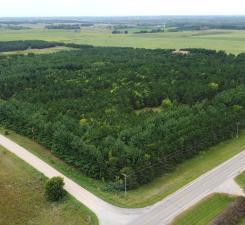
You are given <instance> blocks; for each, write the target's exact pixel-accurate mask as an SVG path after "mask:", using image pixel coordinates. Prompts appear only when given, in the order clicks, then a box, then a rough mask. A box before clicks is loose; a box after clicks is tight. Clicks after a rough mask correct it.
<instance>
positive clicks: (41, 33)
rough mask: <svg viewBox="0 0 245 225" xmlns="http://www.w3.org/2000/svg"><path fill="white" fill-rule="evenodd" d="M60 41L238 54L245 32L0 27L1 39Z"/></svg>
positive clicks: (243, 47)
mask: <svg viewBox="0 0 245 225" xmlns="http://www.w3.org/2000/svg"><path fill="white" fill-rule="evenodd" d="M32 39H38V40H46V41H61V42H67V43H68V42H69V43H71V42H72V43H79V44H92V45H95V46H121V47H137V48H151V49H155V48H176V49H179V48H189V47H190V48H207V49H215V50H224V51H226V52H228V53H233V54H238V53H241V52H245V45H244V41H245V31H235V30H210V31H194V32H191V31H190V32H165V33H148V34H147V33H146V34H134V33H133V32H132V31H130V30H129V34H111V31H110V30H106V29H98V28H96V29H82V30H81V32H74V31H67V30H47V29H42V28H36V29H29V30H17V31H15V30H0V41H11V40H32Z"/></svg>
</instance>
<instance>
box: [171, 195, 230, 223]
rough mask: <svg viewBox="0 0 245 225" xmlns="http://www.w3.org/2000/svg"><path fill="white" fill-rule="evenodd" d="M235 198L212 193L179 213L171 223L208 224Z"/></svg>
mask: <svg viewBox="0 0 245 225" xmlns="http://www.w3.org/2000/svg"><path fill="white" fill-rule="evenodd" d="M234 199H235V198H234V197H231V196H228V195H225V194H213V195H210V196H209V197H207V198H205V199H203V200H202V201H200V202H199V203H197V204H196V205H195V206H193V207H192V208H190V209H188V210H187V211H186V212H184V213H182V214H181V215H179V216H178V217H177V218H176V219H175V220H174V221H173V222H172V223H171V225H207V224H208V223H209V222H211V221H212V220H213V219H214V218H215V217H216V216H218V215H219V214H220V213H221V212H222V211H223V210H224V209H225V208H226V207H227V206H228V205H229V204H230V203H231V202H233V201H234Z"/></svg>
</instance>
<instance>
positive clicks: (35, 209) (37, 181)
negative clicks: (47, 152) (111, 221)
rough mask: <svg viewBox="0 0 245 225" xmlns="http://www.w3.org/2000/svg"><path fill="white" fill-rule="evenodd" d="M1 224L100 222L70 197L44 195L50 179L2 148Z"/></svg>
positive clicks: (84, 224) (77, 224)
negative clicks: (54, 199) (57, 198)
mask: <svg viewBox="0 0 245 225" xmlns="http://www.w3.org/2000/svg"><path fill="white" fill-rule="evenodd" d="M0 180H1V182H0V199H1V204H0V215H1V217H0V225H12V224H14V225H23V224H26V225H27V224H31V225H47V224H52V225H96V224H98V223H97V219H96V217H95V215H94V214H93V213H92V212H90V211H89V210H88V209H87V208H85V207H84V206H82V205H81V204H80V203H78V202H77V201H76V200H75V199H73V198H72V197H70V196H66V197H65V199H64V200H62V201H61V202H59V203H50V202H48V201H47V200H46V199H45V198H44V183H45V181H46V178H45V177H44V176H43V175H41V174H40V173H39V172H37V171H35V170H34V169H33V168H32V167H30V166H29V165H27V164H26V163H25V162H23V161H22V160H20V159H18V158H17V157H15V156H14V155H13V154H11V153H9V152H8V151H7V150H5V149H3V148H2V147H0Z"/></svg>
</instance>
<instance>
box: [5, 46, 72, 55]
mask: <svg viewBox="0 0 245 225" xmlns="http://www.w3.org/2000/svg"><path fill="white" fill-rule="evenodd" d="M70 50H75V49H74V48H68V47H65V46H57V47H53V48H44V49H27V50H23V51H11V52H0V56H1V55H16V54H17V55H19V54H22V55H27V54H29V53H33V54H51V53H55V52H60V51H70Z"/></svg>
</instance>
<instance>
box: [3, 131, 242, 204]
mask: <svg viewBox="0 0 245 225" xmlns="http://www.w3.org/2000/svg"><path fill="white" fill-rule="evenodd" d="M0 133H4V129H0ZM8 138H10V139H12V140H14V141H15V142H16V143H18V144H20V145H21V146H23V147H25V148H26V149H28V150H30V151H31V152H32V153H33V154H35V155H37V156H38V157H40V158H41V159H43V160H44V161H45V162H47V163H49V164H50V165H52V166H53V167H54V168H56V169H57V170H59V171H60V172H62V173H63V174H65V175H66V176H68V177H70V178H71V179H73V180H74V181H76V182H77V183H78V184H80V185H81V186H83V187H84V188H86V189H87V190H89V191H91V192H93V193H94V194H95V195H97V196H99V197H101V198H102V199H104V200H106V201H108V202H110V203H112V204H114V205H118V206H120V207H144V206H147V205H151V204H153V203H155V202H157V201H159V200H161V199H163V198H164V197H166V196H167V195H169V194H171V193H173V192H175V191H177V190H178V189H179V188H181V187H183V186H184V185H186V184H188V183H189V182H191V181H192V180H194V179H196V178H197V177H199V176H200V175H202V174H203V173H205V172H207V171H209V170H210V169H212V168H214V167H216V166H217V165H219V164H220V163H222V162H224V161H226V160H227V159H229V158H231V157H232V156H234V155H236V154H238V153H239V152H241V151H242V150H244V149H245V131H242V132H241V135H240V137H239V139H232V140H228V141H226V142H223V143H220V144H218V145H216V146H214V147H212V148H210V149H208V150H207V151H203V152H202V153H200V154H199V155H197V156H196V157H194V158H193V159H190V160H188V161H186V162H184V163H182V164H180V165H179V166H178V167H177V168H176V169H175V170H174V171H172V172H171V173H169V174H165V175H163V176H160V177H159V178H156V179H155V180H154V181H153V182H151V183H149V184H148V185H144V186H142V187H140V188H138V189H136V190H132V191H129V192H128V195H127V198H125V197H124V195H123V193H108V192H105V191H104V186H105V184H104V183H103V182H101V181H96V180H93V179H90V178H88V177H86V176H83V175H82V174H81V173H80V172H79V171H77V170H76V169H74V168H72V167H71V166H69V165H67V164H65V163H64V162H62V161H61V160H59V159H57V158H56V157H54V156H53V155H52V154H51V153H50V151H49V150H47V149H45V148H44V147H43V146H41V145H39V144H37V143H35V142H34V141H32V140H30V139H28V138H25V137H23V136H20V135H18V134H16V133H14V132H12V131H10V135H8Z"/></svg>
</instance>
